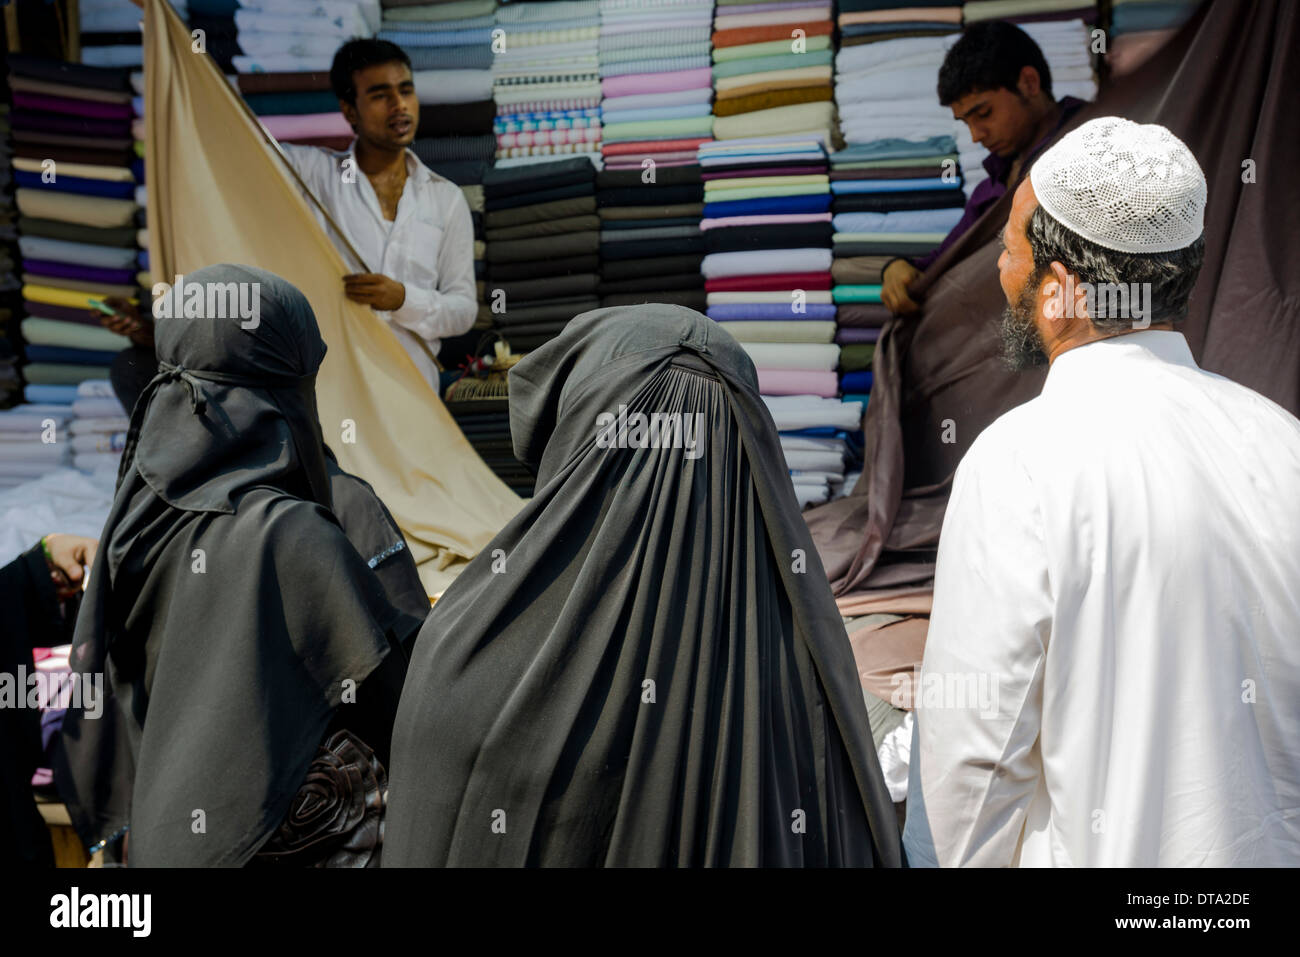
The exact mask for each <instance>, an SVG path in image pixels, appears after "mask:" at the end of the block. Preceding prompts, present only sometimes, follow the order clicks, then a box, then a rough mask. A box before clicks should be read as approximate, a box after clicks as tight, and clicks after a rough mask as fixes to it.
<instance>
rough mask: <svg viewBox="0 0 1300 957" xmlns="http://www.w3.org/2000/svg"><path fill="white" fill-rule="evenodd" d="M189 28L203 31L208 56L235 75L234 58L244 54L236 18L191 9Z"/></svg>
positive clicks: (225, 71)
mask: <svg viewBox="0 0 1300 957" xmlns="http://www.w3.org/2000/svg"><path fill="white" fill-rule="evenodd" d="M189 26H190V29H191V30H202V31H203V35H204V43H205V45H206V47H207V51H208V56H210V57H212V59H214V60H216V61H217V66H218V67H219V68H220V69H221V72H222V73H227V74H229V73H234V72H235V65H234V58H235V57H237V56H239V55H240V54H242V53H243V52H244V51H243V50H241V49H240V48H239V41H238V39H237V37H238V34H239V29H238V28H237V27H236V26H235V18H234V17H233V16H221V17H213V16H205V15H203V14H201V13H196V12H195V11H194V9H193V7H191V8H190V15H189ZM82 35H83V36H84V35H85V34H82ZM135 42H136V43H139V42H140V35H139V34H136V38H135Z"/></svg>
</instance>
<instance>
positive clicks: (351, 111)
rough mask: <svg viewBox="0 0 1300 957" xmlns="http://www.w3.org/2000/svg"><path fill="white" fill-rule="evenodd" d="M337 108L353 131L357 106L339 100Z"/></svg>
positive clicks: (355, 124)
mask: <svg viewBox="0 0 1300 957" xmlns="http://www.w3.org/2000/svg"><path fill="white" fill-rule="evenodd" d="M339 110H340V111H341V112H342V113H343V119H345V120H347V121H348V126H350V127H352V129H353V130H354V131H355V130H356V128H357V108H356V107H355V106H353V105H352V104H351V103H348V102H346V101H344V100H339Z"/></svg>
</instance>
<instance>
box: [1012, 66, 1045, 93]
mask: <svg viewBox="0 0 1300 957" xmlns="http://www.w3.org/2000/svg"><path fill="white" fill-rule="evenodd" d="M1016 89H1018V90H1019V91H1020V95H1021V96H1023V97H1024V98H1025V99H1027V100H1032V99H1033V98H1034V97H1036V96H1037V95H1038V91H1039V90H1040V89H1042V77H1040V76H1039V75H1038V70H1037V69H1036V68H1034V67H1032V66H1028V65H1026V66H1022V67H1021V68H1020V79H1019V80H1018V81H1017V82H1016Z"/></svg>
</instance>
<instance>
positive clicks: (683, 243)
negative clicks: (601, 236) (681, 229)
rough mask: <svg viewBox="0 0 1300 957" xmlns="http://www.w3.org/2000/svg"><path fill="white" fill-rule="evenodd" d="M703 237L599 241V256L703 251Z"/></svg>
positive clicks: (655, 254)
mask: <svg viewBox="0 0 1300 957" xmlns="http://www.w3.org/2000/svg"><path fill="white" fill-rule="evenodd" d="M704 251H705V249H704V237H703V236H693V237H683V238H680V239H645V240H639V241H637V242H634V243H601V245H600V258H601V259H603V260H606V261H608V260H612V259H645V258H649V257H653V256H673V255H681V254H683V253H702V252H704Z"/></svg>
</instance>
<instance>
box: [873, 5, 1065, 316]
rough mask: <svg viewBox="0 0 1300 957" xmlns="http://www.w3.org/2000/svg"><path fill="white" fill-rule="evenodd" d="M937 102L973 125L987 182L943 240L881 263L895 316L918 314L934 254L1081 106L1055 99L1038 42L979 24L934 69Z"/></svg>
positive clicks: (1016, 31) (1000, 24)
mask: <svg viewBox="0 0 1300 957" xmlns="http://www.w3.org/2000/svg"><path fill="white" fill-rule="evenodd" d="M939 103H940V104H941V105H943V106H951V107H952V115H953V119H956V120H961V121H962V122H964V123H965V124H966V125H967V126H968V127H970V135H971V139H973V140H974V141H975V142H976V143H978V144H980V145H981V146H983V147H984V148H986V149H987V150H988V151H989V155H988V157H987V158H986V159H985V160H984V169H986V170H987V171H988V174H989V178H988V179H986V180H984V182H982V183H980V184H979V185H978V186H976V187H975V190H974V192H972V193H971V196H970V199H968V200H967V201H966V210H965V212H964V213H963V214H962V217H961V219H960V220H958V222H957V225H956V226H954V227H953V228H952V231H951V232H949V233H948V235H947V237H946V238H945V239H944V241H943V243H942V244H941V245H940V246H939V247H938V248H937V249H934V250H932V251H931V252H929V253H927V254H926V255H924V256H919V257H915V258H913V259H911V260H910V261H909V260H907V259H902V258H899V259H895V260H893V261H891V262H890V263H888V264H887V265H886V266H885V269H884V273H883V275H882V277H881V286H882V288H881V293H880V299H881V302H883V303H884V304H885V305H886V306H888V307H889V309H890V311H891V312H893V313H894V314H895V315H900V316H905V315H910V314H912V313H915V312H918V311H919V310H920V306H919V305H918V304H917V303H916V301H915V300H914V299H913V298H912V296H911V294H910V293H909V292H908V286H909V285H910V284H911V283H912V281H913V280H915V279H916V278H918V277H919V276H920V275H921V273H923V272H924V271H925V270H926V269H928V268H929V267H930V264H931V263H933V262H934V261H935V260H936V259H938V258H939V255H940V254H941V253H942V252H943V251H944V250H945V249H947V248H948V247H949V246H951V245H952V244H953V243H955V242H956V241H957V239H958V238H959V237H960V236H961V235H962V234H963V233H965V232H966V230H968V229H970V227H971V226H972V225H974V223H975V221H976V220H977V219H979V218H980V217H981V216H983V215H984V212H985V210H987V209H988V208H989V207H990V206H992V205H993V204H994V203H996V202H997V201H998V200H999V199H1001V198H1002V195H1003V194H1004V193H1006V191H1007V190H1008V189H1014V188H1015V186H1016V184H1017V183H1019V182H1020V177H1021V176H1022V175H1023V174H1024V172H1025V171H1026V169H1027V168H1028V166H1029V164H1030V163H1032V162H1033V160H1034V158H1035V157H1036V156H1037V155H1038V153H1039V152H1041V151H1042V149H1043V147H1044V146H1046V145H1047V142H1048V140H1050V139H1051V138H1052V137H1053V136H1055V135H1056V133H1057V131H1058V130H1059V129H1060V128H1061V127H1062V126H1063V125H1064V124H1065V123H1066V122H1067V121H1068V120H1069V119H1070V117H1071V116H1073V115H1074V113H1075V111H1076V110H1078V109H1079V107H1081V106H1083V101H1082V100H1078V99H1075V98H1074V97H1072V96H1066V97H1062V98H1061V100H1060V101H1059V102H1058V101H1057V100H1056V99H1055V98H1054V97H1053V96H1052V73H1051V70H1050V69H1049V68H1048V66H1047V60H1046V58H1045V57H1044V56H1043V51H1042V50H1040V49H1039V47H1038V44H1037V43H1035V42H1034V41H1033V39H1032V38H1030V36H1029V34H1027V33H1025V31H1024V30H1021V29H1020V28H1019V27H1017V26H1016V25H1015V24H1012V23H1006V22H1004V21H1002V20H989V21H985V22H983V23H977V24H975V25H974V26H972V27H971V28H970V29H968V30H967V31H966V32H965V33H963V34H962V36H961V39H959V40H958V41H957V42H956V43H955V44H953V46H952V49H950V50H949V51H948V55H947V56H945V57H944V60H943V66H942V67H940V68H939Z"/></svg>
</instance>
